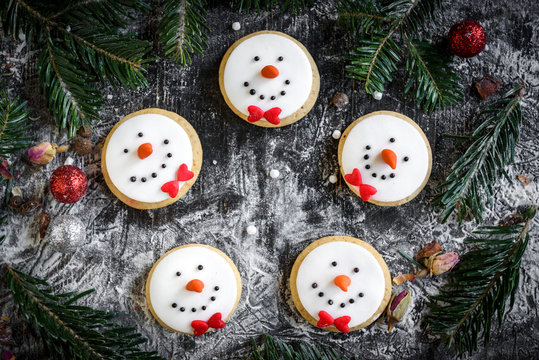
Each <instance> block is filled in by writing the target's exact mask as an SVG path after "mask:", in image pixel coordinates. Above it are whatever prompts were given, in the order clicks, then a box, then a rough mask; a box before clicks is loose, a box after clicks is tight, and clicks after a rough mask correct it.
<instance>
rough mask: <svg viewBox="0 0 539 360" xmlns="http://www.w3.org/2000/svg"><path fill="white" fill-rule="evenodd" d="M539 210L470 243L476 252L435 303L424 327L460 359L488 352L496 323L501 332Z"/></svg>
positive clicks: (476, 234)
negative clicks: (482, 347)
mask: <svg viewBox="0 0 539 360" xmlns="http://www.w3.org/2000/svg"><path fill="white" fill-rule="evenodd" d="M536 210H537V206H533V207H531V208H529V209H527V210H526V211H525V212H524V213H523V214H520V215H517V216H516V219H515V221H513V224H512V225H508V226H483V227H480V228H479V230H477V231H475V232H474V236H473V237H471V238H469V239H466V242H468V243H472V244H473V245H474V246H476V247H477V248H476V249H475V250H472V251H469V252H468V253H466V254H464V255H463V256H461V261H460V263H459V264H458V265H457V267H456V268H455V269H454V270H453V271H452V272H451V273H450V274H449V277H450V282H449V283H448V284H447V285H445V286H443V287H442V288H441V290H440V293H439V294H438V295H436V296H431V297H430V302H429V303H428V304H427V305H428V306H429V308H430V311H429V313H428V314H427V317H426V319H425V321H426V323H427V324H428V325H429V328H430V330H431V331H432V332H433V333H434V334H436V335H438V336H439V337H441V338H442V340H444V341H445V342H446V344H447V345H448V346H449V347H453V348H454V349H455V351H456V353H457V354H458V355H463V354H464V353H465V352H468V353H469V354H470V355H471V354H472V353H473V352H474V351H475V350H477V346H478V343H479V342H480V341H481V342H482V343H483V345H485V346H486V345H487V344H488V343H489V340H490V336H491V331H492V327H493V322H494V321H495V319H497V323H498V327H501V325H502V322H503V318H504V316H505V314H506V313H507V312H509V311H510V310H511V308H512V306H513V304H514V302H515V297H516V293H517V291H518V284H519V278H520V264H521V261H522V256H523V254H524V252H525V251H526V246H527V245H528V241H529V239H530V236H529V234H528V228H529V226H530V224H531V222H532V219H533V217H534V216H535V213H536ZM508 302H509V304H508ZM507 305H508V306H507Z"/></svg>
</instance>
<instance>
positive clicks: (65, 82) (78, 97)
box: [0, 0, 151, 137]
mask: <svg viewBox="0 0 539 360" xmlns="http://www.w3.org/2000/svg"><path fill="white" fill-rule="evenodd" d="M148 9H149V5H147V4H146V3H145V2H144V1H142V0H120V1H117V0H84V1H83V0H76V1H47V0H41V1H32V2H30V1H27V0H11V1H5V2H2V5H0V18H1V21H2V24H3V26H4V31H5V32H6V33H7V34H9V35H12V36H14V37H17V36H18V35H19V33H23V34H25V36H26V39H27V41H29V42H30V43H32V46H33V48H35V49H39V51H40V54H39V60H38V67H39V70H40V74H39V89H40V90H41V92H42V93H43V94H44V95H45V96H46V97H47V104H48V107H49V110H50V111H51V113H52V114H53V115H54V116H55V117H56V122H57V124H58V127H59V128H60V129H67V132H68V136H69V137H71V136H73V135H74V134H75V133H76V131H77V129H78V128H79V127H80V126H82V125H85V124H88V125H89V124H91V122H92V120H96V119H99V111H100V109H101V105H102V103H103V101H102V94H101V92H100V91H98V90H97V89H96V86H97V85H98V83H100V82H103V81H104V80H105V79H107V80H109V81H110V82H111V83H112V84H113V85H122V86H125V87H128V88H130V89H136V88H139V87H146V86H148V83H147V81H146V78H145V76H144V72H145V66H146V63H147V61H148V59H146V60H145V59H144V57H145V56H146V55H147V54H148V52H149V51H150V50H151V43H150V42H148V41H143V40H137V39H135V38H133V34H121V33H122V32H123V29H124V28H125V27H126V26H127V25H128V22H127V19H129V11H128V10H134V11H138V12H143V11H147V10H148Z"/></svg>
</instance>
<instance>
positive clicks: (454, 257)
mask: <svg viewBox="0 0 539 360" xmlns="http://www.w3.org/2000/svg"><path fill="white" fill-rule="evenodd" d="M459 261H460V259H459V254H457V253H456V252H449V253H446V254H443V255H437V256H431V257H430V258H429V259H427V260H425V266H426V267H427V268H428V269H429V270H430V273H431V275H440V274H443V273H445V272H448V271H451V269H453V267H455V265H457V263H458V262H459Z"/></svg>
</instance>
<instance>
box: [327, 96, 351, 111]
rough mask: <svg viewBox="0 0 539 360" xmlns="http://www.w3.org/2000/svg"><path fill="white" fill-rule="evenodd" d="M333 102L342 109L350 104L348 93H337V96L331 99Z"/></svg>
mask: <svg viewBox="0 0 539 360" xmlns="http://www.w3.org/2000/svg"><path fill="white" fill-rule="evenodd" d="M331 102H332V103H333V105H335V106H336V107H337V108H339V109H342V108H343V107H345V106H346V105H348V103H349V102H350V100H349V99H348V95H346V94H345V93H336V94H335V96H333V99H332V100H331Z"/></svg>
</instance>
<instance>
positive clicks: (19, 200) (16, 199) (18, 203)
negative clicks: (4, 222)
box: [9, 195, 24, 210]
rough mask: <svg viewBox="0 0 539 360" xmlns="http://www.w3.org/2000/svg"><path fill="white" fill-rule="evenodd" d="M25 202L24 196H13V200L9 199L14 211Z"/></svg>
mask: <svg viewBox="0 0 539 360" xmlns="http://www.w3.org/2000/svg"><path fill="white" fill-rule="evenodd" d="M23 202H24V200H23V199H22V196H18V195H15V196H12V197H11V199H9V206H10V207H11V208H12V209H14V210H17V209H18V208H19V207H20V206H21V205H22V203H23Z"/></svg>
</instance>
